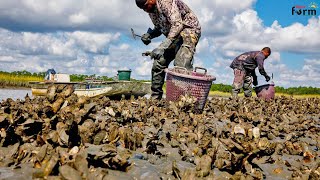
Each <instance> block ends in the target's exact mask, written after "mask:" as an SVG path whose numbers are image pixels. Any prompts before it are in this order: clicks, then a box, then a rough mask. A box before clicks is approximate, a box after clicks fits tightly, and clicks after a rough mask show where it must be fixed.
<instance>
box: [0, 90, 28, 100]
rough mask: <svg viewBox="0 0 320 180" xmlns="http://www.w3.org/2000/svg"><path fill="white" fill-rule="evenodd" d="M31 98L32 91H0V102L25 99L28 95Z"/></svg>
mask: <svg viewBox="0 0 320 180" xmlns="http://www.w3.org/2000/svg"><path fill="white" fill-rule="evenodd" d="M27 94H28V95H29V96H31V95H32V93H31V89H0V101H1V100H3V99H7V98H12V99H14V100H16V99H24V97H25V96H26V95H27Z"/></svg>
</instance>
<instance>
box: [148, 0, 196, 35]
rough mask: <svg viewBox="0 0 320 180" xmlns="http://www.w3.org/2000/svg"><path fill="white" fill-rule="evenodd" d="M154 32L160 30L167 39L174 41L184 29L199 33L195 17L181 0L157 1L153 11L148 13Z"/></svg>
mask: <svg viewBox="0 0 320 180" xmlns="http://www.w3.org/2000/svg"><path fill="white" fill-rule="evenodd" d="M149 16H150V18H151V20H152V22H153V24H154V26H155V27H154V30H160V31H161V33H162V34H164V35H165V36H166V37H167V38H169V39H171V40H173V39H175V38H176V37H177V36H178V35H179V34H180V32H181V31H182V30H183V29H184V28H186V27H187V28H191V29H194V31H195V33H198V34H200V33H201V27H200V23H199V21H198V18H197V16H196V15H195V14H194V13H193V12H192V10H191V9H190V8H189V7H188V6H187V5H186V4H185V3H184V2H182V0H157V4H156V8H155V11H154V12H152V13H149Z"/></svg>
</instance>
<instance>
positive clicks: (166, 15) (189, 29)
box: [136, 0, 201, 99]
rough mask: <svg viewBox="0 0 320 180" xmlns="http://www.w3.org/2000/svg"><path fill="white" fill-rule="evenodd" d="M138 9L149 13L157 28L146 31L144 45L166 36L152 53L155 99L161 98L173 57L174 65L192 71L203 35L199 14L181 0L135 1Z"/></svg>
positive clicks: (153, 92) (143, 36)
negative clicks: (166, 71) (166, 70)
mask: <svg viewBox="0 0 320 180" xmlns="http://www.w3.org/2000/svg"><path fill="white" fill-rule="evenodd" d="M136 4H137V6H138V7H139V8H141V9H143V10H144V11H146V12H147V13H149V16H150V18H151V20H152V22H153V24H154V28H153V29H150V28H149V30H148V32H147V33H145V34H143V35H142V37H141V40H142V42H143V43H144V44H146V45H148V44H149V43H151V39H153V38H156V37H159V36H160V35H161V34H163V35H164V36H166V39H165V40H164V41H163V42H162V43H161V44H160V45H159V46H158V47H157V48H155V49H154V50H153V51H152V53H151V58H153V59H154V62H153V66H152V71H151V74H152V85H151V90H152V98H155V99H161V98H162V94H163V91H162V86H163V84H164V78H165V72H164V69H165V68H167V67H168V66H169V64H170V62H171V61H172V60H174V65H175V66H180V67H185V68H187V69H188V70H192V65H193V62H192V61H193V55H194V53H195V50H196V45H197V44H198V41H199V38H200V36H201V27H200V24H199V21H198V18H197V17H196V15H195V14H194V13H193V12H192V10H191V9H190V8H189V7H188V6H187V5H186V4H185V3H184V2H182V0H136Z"/></svg>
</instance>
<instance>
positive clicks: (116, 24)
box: [0, 0, 320, 86]
mask: <svg viewBox="0 0 320 180" xmlns="http://www.w3.org/2000/svg"><path fill="white" fill-rule="evenodd" d="M184 2H186V3H187V4H188V5H189V6H190V7H191V8H192V10H193V11H194V12H195V13H196V14H197V15H198V17H199V20H200V22H201V26H202V37H201V39H200V42H199V44H198V46H197V52H196V55H195V61H194V66H204V67H206V68H207V69H208V73H209V74H212V75H214V76H216V77H217V80H216V81H215V83H221V82H222V83H228V84H231V83H232V79H233V72H232V69H231V68H229V67H228V66H229V64H230V62H231V60H233V59H234V58H235V57H236V56H238V55H239V54H241V53H243V52H245V51H252V50H260V49H261V48H262V47H264V46H270V47H271V48H272V54H271V56H270V57H269V58H268V59H267V60H266V63H265V66H266V71H267V72H274V73H275V80H276V81H277V84H280V85H283V86H297V85H302V84H306V85H316V86H320V85H319V83H318V82H319V78H318V77H320V72H319V70H318V69H319V68H320V67H319V64H318V62H319V57H320V53H319V50H318V49H319V48H318V47H319V45H320V39H319V38H317V37H320V18H319V17H317V18H311V19H310V20H309V22H308V24H307V25H303V24H300V23H295V24H292V25H290V26H285V27H283V26H282V25H281V24H279V22H278V21H274V23H273V24H272V25H271V26H270V27H266V26H265V25H264V24H263V21H262V19H260V17H259V16H258V14H257V12H256V11H254V10H253V9H252V7H253V5H254V3H255V2H256V1H255V0H216V1H209V0H184ZM131 27H132V28H134V30H135V31H136V33H137V34H142V33H144V32H145V31H146V30H147V28H148V27H152V24H151V21H150V19H149V18H148V15H147V14H146V13H145V12H144V11H142V10H140V9H139V8H137V7H136V5H135V2H134V0H133V1H128V0H108V1H106V0H95V1H87V0H47V1H43V0H10V1H0V62H1V69H0V70H9V71H15V70H28V71H37V72H38V71H46V70H47V69H48V68H55V69H56V70H57V71H60V72H66V73H79V74H99V75H108V76H114V75H116V73H117V70H118V69H132V70H133V72H132V76H133V77H134V78H143V79H150V74H151V66H152V62H153V61H151V60H150V58H149V57H142V56H141V53H142V52H144V51H146V50H152V49H153V48H155V47H156V46H158V45H159V43H160V41H161V40H163V37H161V38H158V39H155V40H153V42H152V43H151V44H150V45H149V46H144V45H143V44H142V43H141V42H140V41H139V40H136V41H134V40H133V39H132V37H131V34H130V33H131V32H130V28H131ZM283 52H291V53H297V54H306V55H307V56H306V59H305V63H304V66H303V67H300V68H296V69H290V68H289V67H288V66H287V65H286V64H284V63H283V62H282V59H281V54H282V53H283ZM30 64H32V66H30ZM280 72H281V73H280ZM259 78H260V79H261V77H259ZM261 82H263V78H262V80H261Z"/></svg>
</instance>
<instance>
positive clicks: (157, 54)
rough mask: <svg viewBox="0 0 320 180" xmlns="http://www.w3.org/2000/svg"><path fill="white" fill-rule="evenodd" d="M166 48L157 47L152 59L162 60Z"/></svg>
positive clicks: (152, 53)
mask: <svg viewBox="0 0 320 180" xmlns="http://www.w3.org/2000/svg"><path fill="white" fill-rule="evenodd" d="M164 50H165V49H164V48H162V47H157V48H155V49H154V50H153V51H152V52H151V58H152V59H160V57H161V56H163V54H164Z"/></svg>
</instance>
